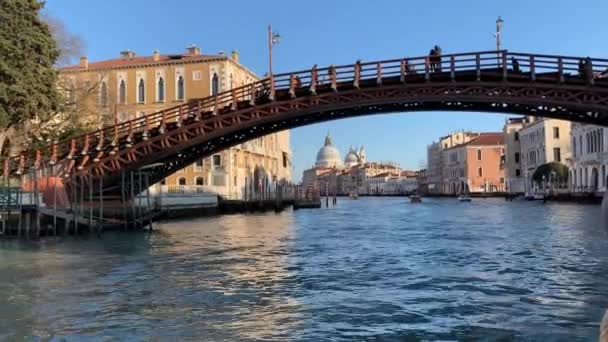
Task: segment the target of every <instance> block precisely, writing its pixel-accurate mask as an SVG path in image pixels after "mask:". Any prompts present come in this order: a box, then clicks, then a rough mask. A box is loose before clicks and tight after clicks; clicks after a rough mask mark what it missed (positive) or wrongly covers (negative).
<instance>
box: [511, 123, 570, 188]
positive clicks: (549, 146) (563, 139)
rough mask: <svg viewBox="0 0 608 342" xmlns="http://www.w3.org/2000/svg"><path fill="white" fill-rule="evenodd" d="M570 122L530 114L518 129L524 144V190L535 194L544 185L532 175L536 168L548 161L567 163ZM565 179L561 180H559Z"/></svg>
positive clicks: (522, 152)
mask: <svg viewBox="0 0 608 342" xmlns="http://www.w3.org/2000/svg"><path fill="white" fill-rule="evenodd" d="M570 128H571V124H570V122H569V121H563V120H556V119H544V118H535V117H532V116H527V117H525V118H524V122H523V127H522V128H521V130H520V132H519V139H520V146H521V161H522V172H523V179H524V190H525V192H526V193H527V194H532V193H535V192H537V191H539V190H540V188H541V187H542V185H541V184H538V183H537V182H534V180H533V179H532V176H533V175H534V172H535V171H536V169H537V168H538V167H539V166H541V165H543V164H547V163H551V162H557V163H562V164H565V163H566V160H568V159H569V158H571V149H570V141H571V138H570ZM565 181H566V180H558V183H561V182H565Z"/></svg>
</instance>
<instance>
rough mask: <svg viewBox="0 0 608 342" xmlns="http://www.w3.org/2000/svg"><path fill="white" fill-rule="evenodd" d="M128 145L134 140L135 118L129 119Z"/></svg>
mask: <svg viewBox="0 0 608 342" xmlns="http://www.w3.org/2000/svg"><path fill="white" fill-rule="evenodd" d="M126 141H127V144H126V145H127V147H131V146H132V145H131V143H132V142H133V120H129V135H127V140H126Z"/></svg>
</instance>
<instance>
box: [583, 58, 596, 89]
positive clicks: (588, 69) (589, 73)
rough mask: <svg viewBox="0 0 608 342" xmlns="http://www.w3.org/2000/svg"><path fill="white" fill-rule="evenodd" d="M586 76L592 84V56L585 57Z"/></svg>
mask: <svg viewBox="0 0 608 342" xmlns="http://www.w3.org/2000/svg"><path fill="white" fill-rule="evenodd" d="M585 78H586V81H587V85H590V86H592V85H593V84H594V82H595V81H594V79H593V60H592V59H591V58H585Z"/></svg>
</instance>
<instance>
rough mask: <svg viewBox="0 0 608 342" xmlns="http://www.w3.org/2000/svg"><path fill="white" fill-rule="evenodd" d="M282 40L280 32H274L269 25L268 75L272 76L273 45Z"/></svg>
mask: <svg viewBox="0 0 608 342" xmlns="http://www.w3.org/2000/svg"><path fill="white" fill-rule="evenodd" d="M280 40H281V35H280V34H279V33H278V32H276V31H275V32H272V27H271V26H270V25H268V77H269V78H272V47H273V46H275V45H277V44H278V43H279V41H280Z"/></svg>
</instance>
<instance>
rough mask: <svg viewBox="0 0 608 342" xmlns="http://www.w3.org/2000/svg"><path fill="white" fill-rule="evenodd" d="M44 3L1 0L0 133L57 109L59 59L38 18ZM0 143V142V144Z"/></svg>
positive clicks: (47, 114)
mask: <svg viewBox="0 0 608 342" xmlns="http://www.w3.org/2000/svg"><path fill="white" fill-rule="evenodd" d="M42 8H43V3H41V2H39V1H36V0H2V1H0V130H3V131H4V130H6V129H8V128H10V127H13V126H15V125H19V124H21V123H23V122H26V121H27V120H30V119H34V118H38V119H40V120H45V119H46V118H48V117H49V116H51V115H53V114H54V113H56V112H57V111H58V110H59V107H60V104H61V102H62V101H61V96H60V94H59V92H58V90H57V88H56V81H57V71H56V70H55V69H54V67H53V66H54V64H55V62H56V61H57V58H58V57H59V50H58V48H57V44H56V42H55V40H54V39H53V37H52V35H51V32H50V30H49V26H48V25H47V24H46V23H45V22H44V21H43V20H42V19H41V17H40V10H41V9H42ZM0 143H1V142H0Z"/></svg>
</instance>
